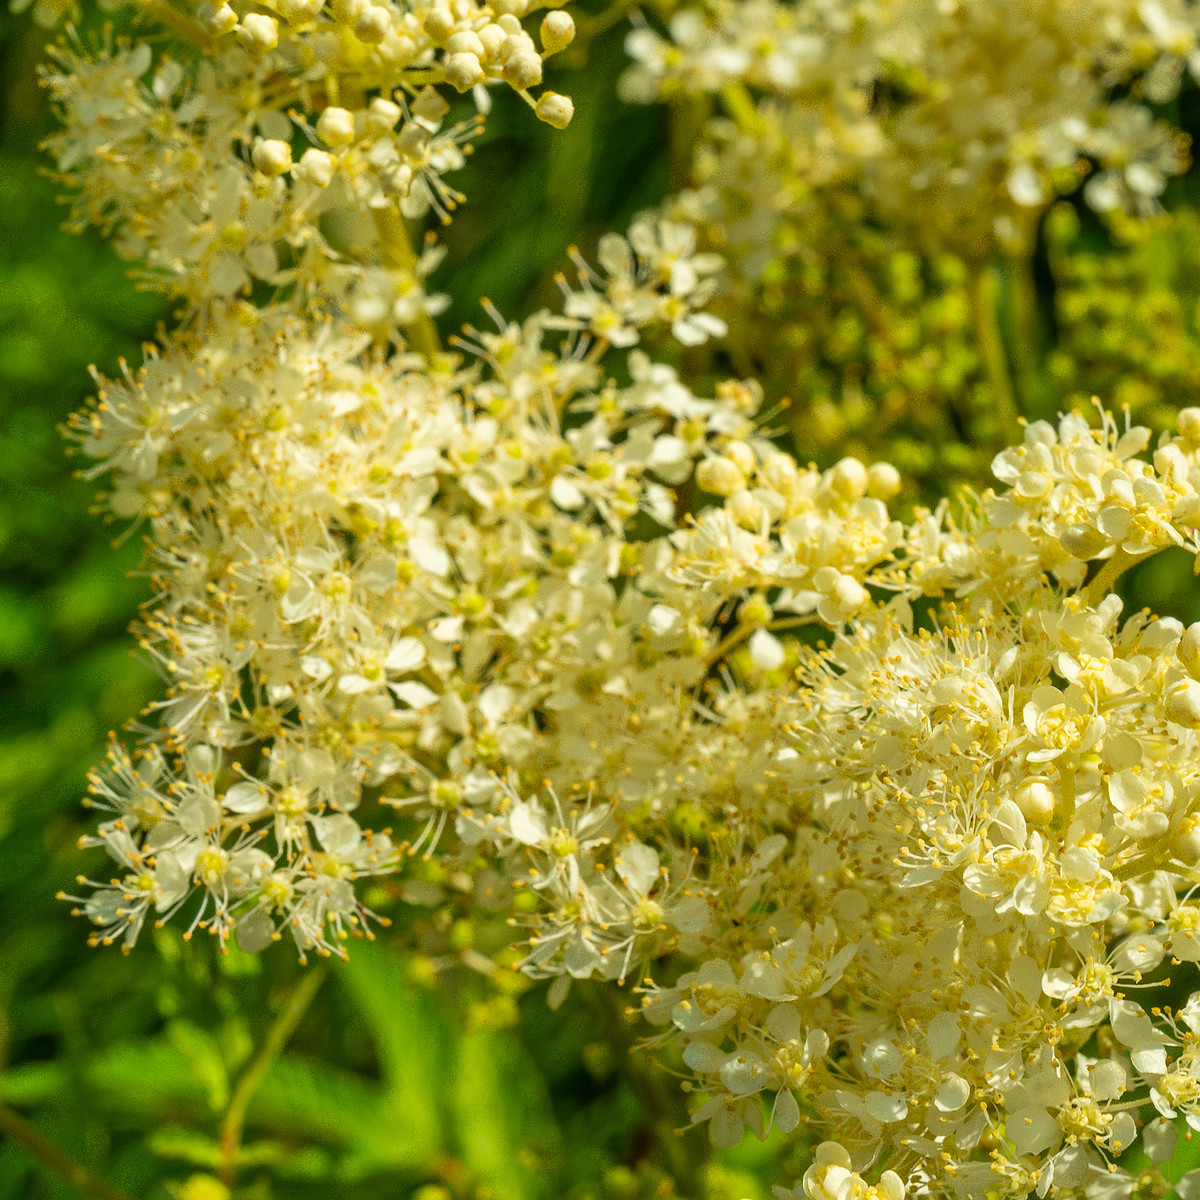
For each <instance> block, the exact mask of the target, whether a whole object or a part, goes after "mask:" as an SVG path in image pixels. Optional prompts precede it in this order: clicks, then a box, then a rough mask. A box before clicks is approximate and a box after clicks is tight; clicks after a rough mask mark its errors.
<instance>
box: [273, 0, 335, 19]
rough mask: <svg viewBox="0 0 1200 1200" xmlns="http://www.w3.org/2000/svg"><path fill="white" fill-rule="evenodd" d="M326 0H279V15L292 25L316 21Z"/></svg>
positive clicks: (277, 7)
mask: <svg viewBox="0 0 1200 1200" xmlns="http://www.w3.org/2000/svg"><path fill="white" fill-rule="evenodd" d="M324 2H325V0H277V3H276V5H275V8H276V10H277V11H278V13H279V15H280V16H281V17H283V19H284V20H285V21H287V22H288V23H289V24H291V25H307V24H308V22H309V21H315V20H316V19H317V14H318V13H320V11H321V8H322V6H323V5H324Z"/></svg>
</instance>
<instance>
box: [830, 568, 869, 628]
mask: <svg viewBox="0 0 1200 1200" xmlns="http://www.w3.org/2000/svg"><path fill="white" fill-rule="evenodd" d="M870 598H871V596H870V593H869V592H868V591H867V589H866V588H865V587H863V585H862V584H861V583H859V582H858V580H857V579H855V578H854V577H853V576H852V575H841V574H839V575H838V577H837V580H836V581H835V582H834V585H833V587H831V588H830V589H829V592H828V601H829V603H828V607H830V608H832V609H833V612H834V615H835V616H837V617H838V618H839V619H840V620H843V621H848V620H849V619H850V618H851V617H852V616H854V615H855V614H856V613H857V612H859V611H860V610H861V608H862V607H863V605H864V604H866V602H867V601H868V600H869V599H870Z"/></svg>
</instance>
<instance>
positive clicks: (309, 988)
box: [220, 964, 329, 1187]
mask: <svg viewBox="0 0 1200 1200" xmlns="http://www.w3.org/2000/svg"><path fill="white" fill-rule="evenodd" d="M328 973H329V968H328V967H326V966H325V965H324V964H321V965H320V966H317V967H313V968H312V969H311V970H310V971H308V972H307V974H305V976H304V978H303V979H301V980H300V983H299V985H298V986H297V988H296V990H295V991H294V992H293V993H292V995H291V998H290V999H289V1000H288V1002H287V1004H286V1005H285V1006H284V1008H283V1011H282V1012H281V1013H280V1014H279V1016H277V1017H276V1018H275V1023H274V1024H273V1025H272V1026H271V1028H270V1029H269V1030H268V1031H267V1039H266V1041H265V1042H263V1044H262V1048H261V1049H260V1050H259V1052H258V1053H257V1054H256V1055H255V1056H254V1058H253V1059H252V1060H251V1062H250V1065H249V1066H248V1067H247V1068H246V1070H245V1071H244V1072H243V1073H242V1077H241V1078H240V1079H239V1080H238V1081H237V1087H235V1088H234V1090H233V1095H232V1097H230V1100H229V1107H228V1108H227V1109H226V1110H225V1116H224V1117H223V1118H222V1120H221V1134H220V1145H221V1180H222V1182H223V1183H224V1184H225V1185H226V1186H227V1187H232V1186H233V1176H234V1160H235V1159H236V1158H237V1152H238V1147H239V1145H240V1144H241V1141H242V1129H243V1127H244V1126H245V1123H246V1110H247V1108H248V1107H249V1106H250V1101H251V1099H252V1098H253V1096H254V1093H255V1092H256V1091H258V1088H259V1085H260V1084H261V1083H262V1081H263V1079H264V1078H265V1077H266V1074H267V1071H269V1070H270V1068H271V1064H272V1063H273V1062H274V1061H275V1059H276V1058H277V1057H278V1056H279V1053H280V1051H281V1050H282V1049H283V1048H284V1046H285V1045H286V1044H287V1040H288V1038H290V1037H291V1036H292V1034H293V1033H294V1032H295V1030H296V1026H297V1025H299V1024H300V1022H301V1020H302V1019H303V1017H304V1014H305V1013H306V1012H307V1011H308V1006H309V1005H310V1004H311V1003H312V1002H313V998H314V997H315V996H316V994H317V990H318V989H319V988H320V986H321V984H322V983H323V982H324V980H325V976H326V975H327V974H328Z"/></svg>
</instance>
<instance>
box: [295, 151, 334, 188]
mask: <svg viewBox="0 0 1200 1200" xmlns="http://www.w3.org/2000/svg"><path fill="white" fill-rule="evenodd" d="M336 170H337V159H336V158H334V157H333V155H332V154H326V153H325V151H324V150H305V152H304V153H303V154H302V155H301V156H300V161H299V163H298V164H297V165H296V177H297V178H298V179H302V180H303V181H304V182H305V183H311V184H315V185H316V186H317V187H321V188H323V187H328V186H329V185H330V183H332V182H333V176H334V172H335V171H336Z"/></svg>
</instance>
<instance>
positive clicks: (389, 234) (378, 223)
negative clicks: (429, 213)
mask: <svg viewBox="0 0 1200 1200" xmlns="http://www.w3.org/2000/svg"><path fill="white" fill-rule="evenodd" d="M371 211H372V215H373V216H374V218H375V230H376V232H377V233H378V235H379V245H380V248H381V249H382V251H383V263H384V266H386V267H387V268H388V269H389V270H391V271H396V272H398V273H401V274H408V275H411V276H412V279H413V284H414V286H415V285H416V280H417V254H416V251H415V250H414V249H413V244H412V239H411V238H410V237H409V236H408V224H407V222H406V221H405V220H404V217H403V216H401V215H400V212H399V211H398V210H397V209H396V207H395V205H391V204H389V205H387V206H386V207H385V208H376V209H372V210H371ZM405 333H406V334H407V336H408V339H409V342H410V344H411V345H412V348H413V349H414V350H416V351H418V352H419V353H421V354H423V355H425V357H426V358H427V359H429V360H430V361H432V360H433V359H434V358H436V357H437V356H438V355H439V354H441V352H442V343H441V341H440V340H439V338H438V332H437V326H436V325H434V323H433V318H432V317H430V315H429V314H428V313H425V312H423V313H422V314H421V315H420V316H419V317H418V318H417V319H416V320H415V321H414V322H413V323H412V324H411V325H408V326H406V327H405Z"/></svg>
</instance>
